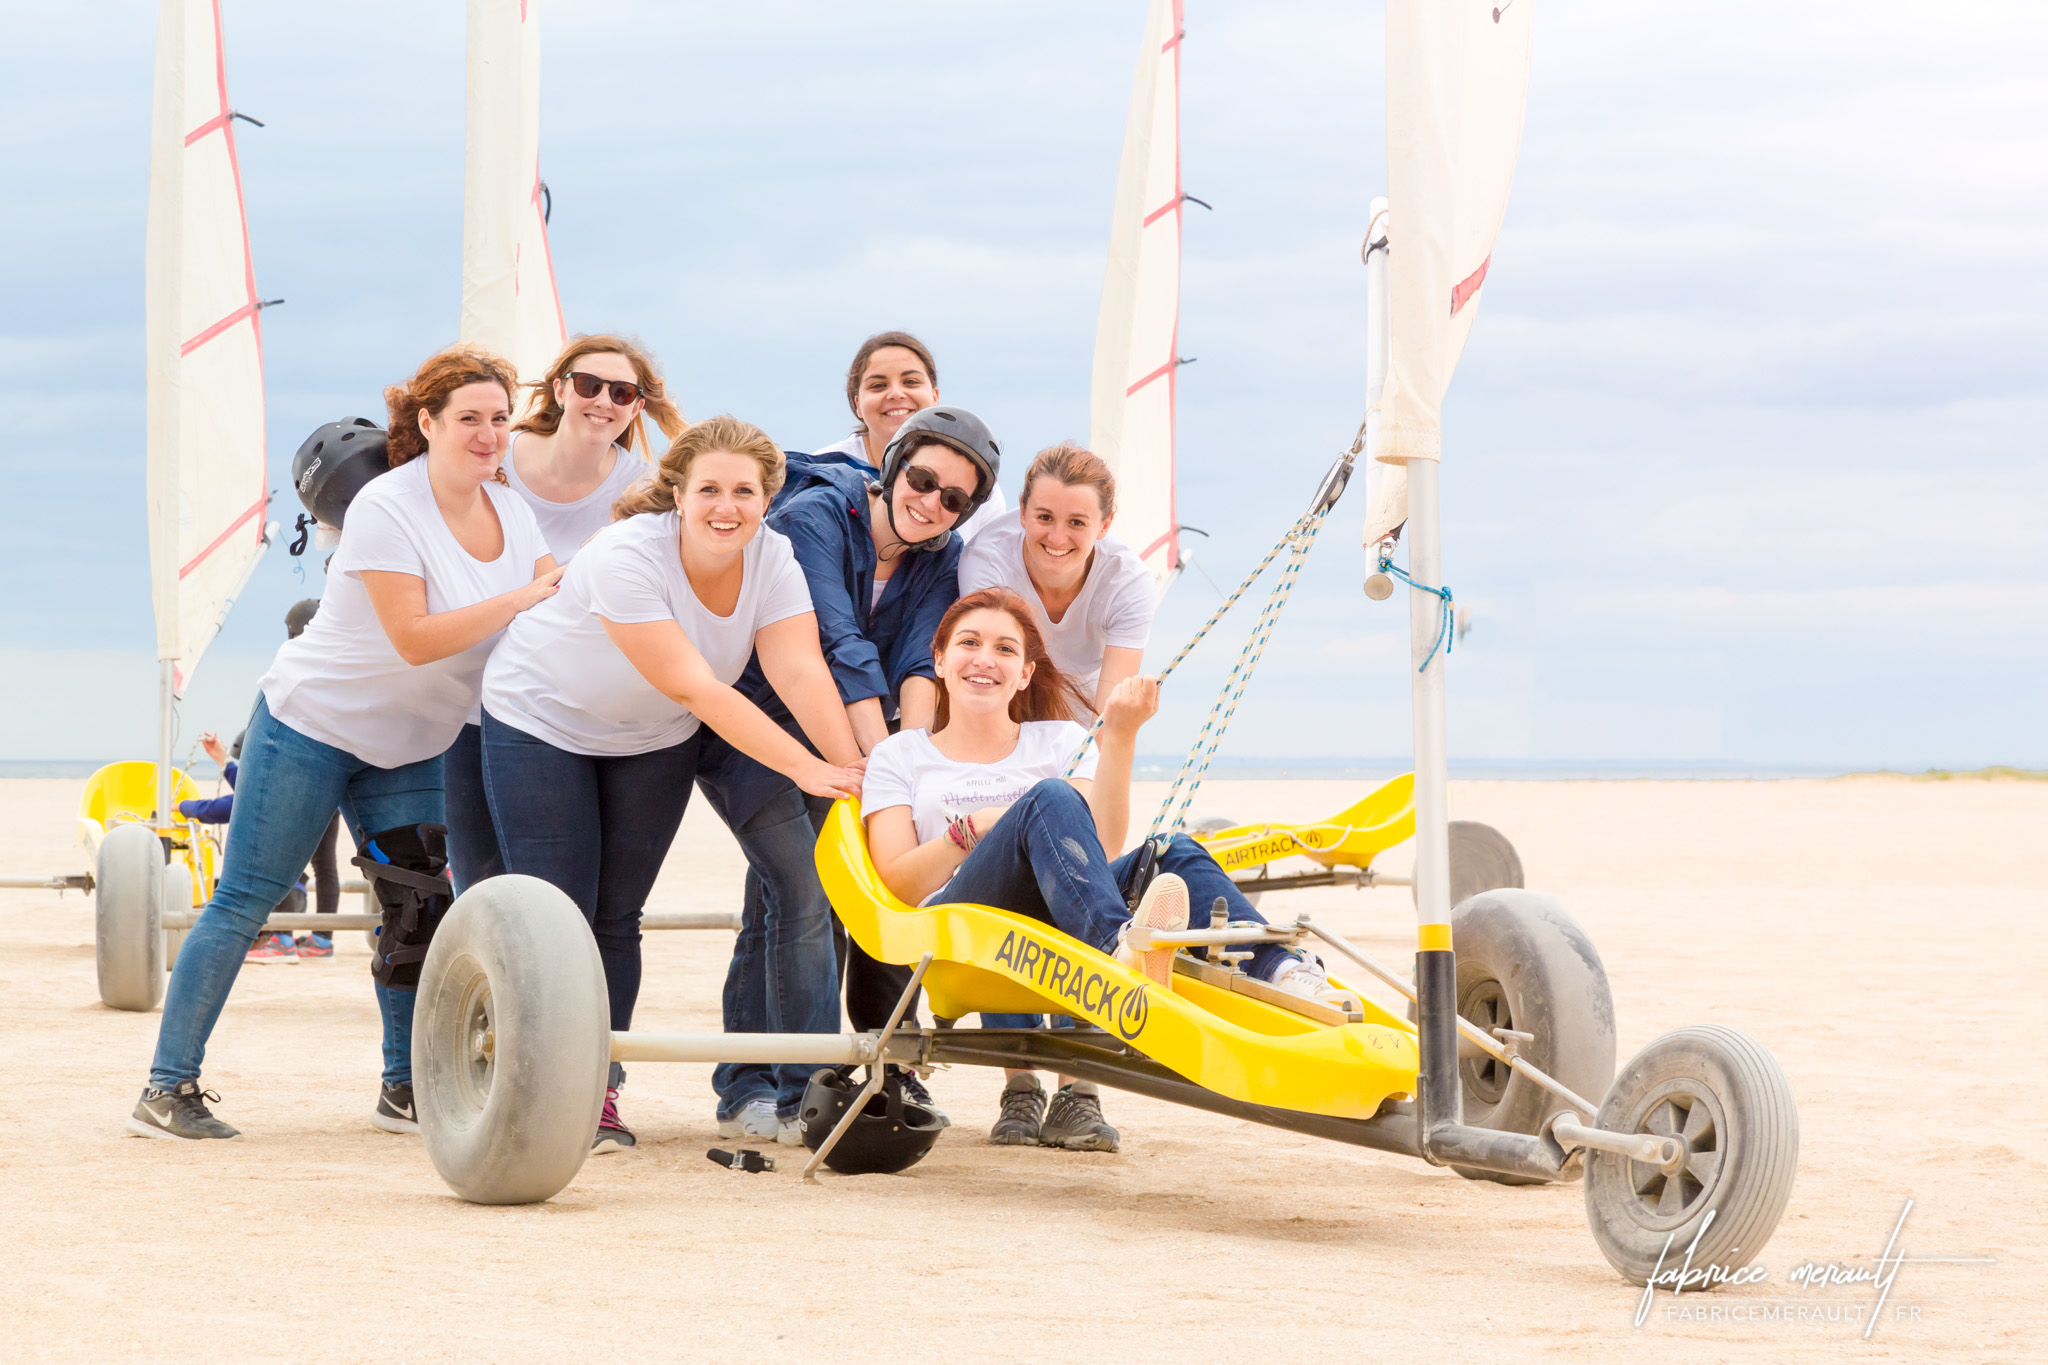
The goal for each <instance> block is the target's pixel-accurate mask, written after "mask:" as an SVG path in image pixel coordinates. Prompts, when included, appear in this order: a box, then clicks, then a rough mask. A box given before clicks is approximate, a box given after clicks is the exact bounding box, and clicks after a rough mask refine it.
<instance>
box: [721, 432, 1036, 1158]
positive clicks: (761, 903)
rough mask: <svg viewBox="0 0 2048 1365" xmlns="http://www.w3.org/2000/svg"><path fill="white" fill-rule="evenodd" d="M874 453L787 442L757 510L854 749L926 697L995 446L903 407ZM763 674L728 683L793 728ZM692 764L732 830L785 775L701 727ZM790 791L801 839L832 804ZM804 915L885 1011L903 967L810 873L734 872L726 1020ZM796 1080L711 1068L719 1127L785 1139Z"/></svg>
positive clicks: (914, 717) (864, 994)
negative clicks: (792, 885) (842, 913)
mask: <svg viewBox="0 0 2048 1365" xmlns="http://www.w3.org/2000/svg"><path fill="white" fill-rule="evenodd" d="M881 460H882V463H881V468H880V470H879V474H878V476H875V475H874V472H873V471H870V470H869V469H868V467H867V466H866V465H864V464H856V463H852V462H850V461H847V460H844V459H825V460H820V459H818V458H816V457H814V456H801V457H798V456H793V457H791V459H790V476H789V487H788V488H787V489H786V490H785V491H784V493H783V496H782V497H780V498H778V499H777V500H776V504H775V507H774V509H773V510H772V511H770V512H769V514H768V524H769V525H770V526H772V527H774V528H775V529H776V530H778V531H780V532H782V534H784V535H786V536H788V537H789V540H790V544H791V546H792V547H793V548H794V549H795V551H796V557H797V562H798V563H799V564H801V565H802V566H803V570H804V576H805V577H806V578H807V579H809V580H810V586H811V601H812V603H813V604H814V605H815V606H816V609H817V614H818V638H819V642H820V643H821V644H822V645H823V647H824V652H825V658H826V661H827V662H829V663H830V664H831V666H832V678H833V681H834V682H835V683H837V684H838V688H839V697H840V700H841V702H842V703H843V704H844V705H845V708H846V715H847V718H848V720H849V721H851V722H852V725H853V734H854V738H855V739H856V740H857V741H858V742H859V744H860V751H861V752H862V753H863V754H865V753H867V752H868V751H869V750H871V749H873V748H874V747H875V745H877V744H879V743H881V742H882V740H883V739H885V738H887V737H888V735H889V732H890V731H891V730H892V729H894V728H896V726H897V725H898V724H899V723H900V724H901V725H902V727H903V728H905V729H917V728H918V727H920V726H925V725H929V724H931V719H932V716H933V714H934V710H935V708H936V706H937V699H938V690H937V688H936V686H935V685H934V684H933V681H932V650H931V642H932V633H933V631H935V630H936V629H937V628H938V624H939V619H940V618H941V617H943V616H944V615H945V614H946V608H948V607H950V606H952V605H953V599H954V598H956V597H958V596H959V595H960V594H959V562H960V537H959V536H957V535H955V534H954V531H953V528H954V527H956V526H958V525H959V524H960V523H961V522H962V521H963V520H965V519H966V518H967V517H969V516H971V515H972V514H973V513H974V512H975V510H976V509H977V508H979V507H980V506H981V505H982V504H983V503H984V502H986V501H987V499H988V497H989V496H990V494H991V492H992V491H993V490H994V488H995V486H996V476H997V474H998V473H999V472H1000V469H1001V464H1002V452H1001V450H1000V449H999V448H998V447H997V445H996V441H995V437H994V436H993V435H992V434H990V432H989V429H988V427H987V426H986V425H984V424H983V422H982V421H981V419H980V418H978V417H976V416H975V415H974V414H973V413H971V412H968V411H967V410H966V409H964V408H954V407H939V406H927V407H924V408H922V409H920V410H918V411H917V412H915V413H912V414H911V415H910V416H908V417H907V418H904V419H903V421H902V422H901V423H900V425H899V426H898V427H897V429H896V436H895V439H894V440H892V441H891V442H890V443H889V445H888V446H887V447H886V448H885V449H884V450H883V451H882V452H881ZM771 681H772V680H771V679H769V678H767V677H765V676H764V675H763V674H762V671H761V668H760V666H759V664H758V663H757V664H755V665H752V666H750V667H749V668H748V670H747V675H746V677H744V678H742V679H741V680H740V690H741V691H742V692H744V693H746V695H747V696H749V697H751V698H753V699H754V700H755V701H756V702H758V703H759V704H760V706H761V709H762V710H764V711H766V712H767V713H768V714H769V715H771V716H773V717H775V718H776V719H777V720H779V721H781V722H782V724H783V725H784V727H785V728H788V729H790V730H791V731H792V733H794V729H795V727H794V725H793V722H792V721H791V720H790V718H789V709H788V707H787V706H785V705H784V704H783V703H784V700H785V699H784V698H781V697H778V696H777V695H776V693H777V689H776V688H775V687H774V686H772V685H771ZM704 765H705V769H706V770H707V771H710V772H712V773H714V774H716V775H717V790H716V791H715V792H713V791H712V790H711V789H710V787H709V786H707V788H706V795H708V796H710V797H711V800H712V802H713V804H714V805H716V806H717V807H718V810H719V814H721V815H723V816H724V817H725V822H726V823H727V824H728V825H730V826H732V828H733V829H735V830H740V829H743V828H745V827H746V826H747V824H748V822H749V821H750V820H752V819H753V818H754V817H755V816H756V814H757V813H758V812H760V811H763V810H766V809H770V808H775V809H781V808H786V807H787V806H788V804H789V803H790V802H792V801H795V800H797V799H799V794H798V793H797V792H796V791H795V789H794V788H793V787H792V786H791V785H790V784H789V782H788V781H787V780H786V779H784V778H781V777H779V776H778V775H776V774H775V773H772V772H770V771H768V770H767V769H766V768H763V767H762V766H761V765H760V764H758V763H755V762H753V761H752V760H751V759H748V758H747V757H746V756H745V755H743V754H735V753H732V752H731V751H730V747H729V746H724V745H720V744H719V743H717V742H716V741H715V740H714V741H710V742H708V744H707V752H706V755H705V759H704ZM805 804H806V805H807V807H808V809H807V812H806V820H807V828H808V829H810V830H811V831H812V839H813V842H815V832H816V831H817V830H819V829H822V828H823V827H824V823H825V816H826V814H827V812H829V811H830V810H831V808H832V803H831V802H830V801H827V800H820V799H817V798H812V799H810V800H808V801H807V802H806V803H805ZM816 924H829V925H830V926H831V927H832V933H833V935H834V938H835V939H836V940H837V943H838V947H839V959H840V962H841V963H842V964H843V966H842V972H843V974H844V976H845V979H846V1013H847V1017H848V1018H849V1019H850V1020H851V1021H852V1023H853V1026H854V1027H855V1028H857V1029H872V1028H880V1027H881V1026H882V1025H884V1024H886V1023H887V1022H888V1021H889V1012H890V1010H891V1009H892V1008H894V1006H895V1004H896V1001H897V1000H898V999H899V998H900V997H901V996H902V994H903V990H904V988H905V987H906V986H907V985H909V982H910V969H909V968H907V967H897V966H892V965H890V964H887V963H881V962H876V961H875V960H874V959H872V958H870V957H869V956H868V955H867V954H866V953H864V952H862V951H861V948H860V945H859V944H856V943H852V942H850V941H849V940H848V939H847V938H846V935H845V932H844V931H843V930H842V929H841V928H840V927H839V924H838V921H837V920H835V919H834V918H833V917H832V907H831V905H830V904H829V903H828V902H827V901H826V900H825V893H824V890H823V888H822V887H821V888H819V889H818V890H817V892H816V895H815V899H814V900H812V899H807V900H805V901H802V902H792V901H790V900H787V899H785V898H783V897H782V896H779V895H778V894H777V893H776V891H775V889H774V888H771V887H768V886H766V885H764V883H763V881H762V879H761V878H760V877H759V876H757V875H755V874H754V873H752V872H750V873H749V874H748V876H747V893H746V901H745V905H744V908H743V910H742V913H741V920H740V925H741V927H740V937H739V942H738V943H737V944H736V945H735V948H734V952H733V962H732V968H731V971H730V973H729V974H728V976H727V978H726V985H725V999H726V1027H727V1029H729V1030H730V1029H733V1028H735V1027H736V1024H735V1022H734V1021H735V1020H736V1019H742V1020H743V1019H745V1018H748V1017H751V1016H756V1015H759V1014H760V1013H761V1012H762V1011H763V1010H765V1008H766V1006H765V1005H764V1004H763V1002H764V1001H765V1000H767V999H769V998H771V997H770V988H769V984H768V983H769V980H770V979H771V975H773V976H774V979H776V980H777V981H778V982H780V981H786V980H787V977H786V976H784V975H782V974H781V969H780V968H779V967H778V966H777V963H778V962H779V960H780V959H781V957H782V955H783V954H784V953H785V952H787V951H788V950H789V949H788V945H790V944H793V943H797V942H801V941H803V939H804V938H805V936H806V935H808V934H809V933H810V932H811V926H813V925H816ZM776 989H777V990H778V991H779V990H781V989H783V988H782V987H781V986H780V985H778V986H777V987H776ZM832 994H833V995H834V997H835V1000H834V1008H835V1009H836V994H837V993H836V991H834V992H832ZM784 1008H788V1006H787V1003H785V1004H784ZM756 1027H758V1026H756ZM794 1070H795V1069H794V1068H792V1071H794ZM803 1079H804V1078H803V1077H802V1076H801V1075H794V1074H793V1075H791V1076H789V1077H787V1078H785V1079H784V1080H777V1079H776V1077H775V1076H772V1075H771V1074H770V1071H769V1069H768V1068H766V1067H752V1068H739V1067H735V1068H726V1067H721V1068H719V1077H718V1085H719V1120H720V1131H721V1136H727V1137H734V1136H745V1137H760V1138H766V1137H769V1136H771V1135H772V1136H776V1137H779V1138H785V1139H786V1140H789V1141H800V1140H801V1139H800V1138H799V1137H798V1136H797V1135H796V1133H795V1129H794V1126H793V1125H791V1124H789V1123H787V1121H786V1120H787V1118H788V1117H789V1116H790V1115H792V1114H794V1112H795V1110H796V1108H797V1107H798V1105H799V1104H800V1103H801V1102H802V1099H803V1085H802V1081H803ZM785 1082H786V1083H785ZM905 1094H906V1095H908V1096H909V1097H910V1098H913V1099H915V1100H916V1101H917V1102H918V1103H920V1104H929V1103H930V1096H928V1095H926V1094H925V1093H924V1089H923V1087H922V1086H921V1085H920V1084H918V1082H917V1079H916V1077H914V1076H909V1077H905ZM778 1110H779V1111H780V1114H778Z"/></svg>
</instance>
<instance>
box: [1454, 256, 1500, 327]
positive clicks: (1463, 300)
mask: <svg viewBox="0 0 2048 1365" xmlns="http://www.w3.org/2000/svg"><path fill="white" fill-rule="evenodd" d="M1492 264H1493V257H1492V256H1491V255H1488V256H1487V258H1486V259H1485V260H1483V261H1481V262H1480V263H1479V268H1478V269H1477V270H1475V271H1473V272H1472V273H1471V274H1469V275H1467V276H1466V277H1465V278H1464V279H1463V280H1461V281H1459V283H1458V287H1457V288H1456V289H1453V290H1452V291H1451V316H1452V317H1456V316H1458V310H1459V309H1460V308H1463V307H1464V306H1465V305H1466V304H1467V303H1470V302H1471V301H1472V296H1473V295H1474V294H1476V293H1478V292H1479V286H1480V285H1482V284H1485V283H1486V267H1488V266H1490V265H1492Z"/></svg>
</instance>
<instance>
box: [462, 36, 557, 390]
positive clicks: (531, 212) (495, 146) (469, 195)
mask: <svg viewBox="0 0 2048 1365" xmlns="http://www.w3.org/2000/svg"><path fill="white" fill-rule="evenodd" d="M468 50H469V67H468V84H469V108H468V117H467V125H466V126H467V132H466V134H465V137H464V142H463V182H462V184H463V191H462V325H461V333H460V335H461V337H462V339H463V340H464V341H465V342H469V343H471V344H472V345H477V346H482V347H484V348H485V349H486V350H490V351H495V352H496V353H497V354H499V355H501V356H503V357H505V358H506V359H507V360H510V361H511V362H512V364H513V367H514V368H515V369H517V370H518V371H519V377H520V378H521V379H524V380H532V379H538V378H539V377H540V376H541V375H542V374H543V373H545V372H546V370H547V367H548V366H549V365H551V364H553V363H554V359H555V357H556V356H557V355H559V354H561V350H562V347H563V345H564V344H565V343H566V342H567V341H568V339H569V338H568V328H567V326H566V325H565V324H564V322H563V320H562V301H561V296H560V295H559V294H558V293H557V292H556V289H555V266H554V260H553V258H552V257H551V256H550V255H549V253H548V227H547V217H548V214H547V207H548V206H547V195H546V188H545V186H543V185H542V184H541V179H540V0H469V36H468Z"/></svg>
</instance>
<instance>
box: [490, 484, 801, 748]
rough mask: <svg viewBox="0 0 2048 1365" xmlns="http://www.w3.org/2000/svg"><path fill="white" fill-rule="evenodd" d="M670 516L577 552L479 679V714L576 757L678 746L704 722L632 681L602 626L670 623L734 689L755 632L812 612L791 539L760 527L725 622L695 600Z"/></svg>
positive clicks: (646, 518) (635, 673) (650, 518)
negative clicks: (557, 587)
mask: <svg viewBox="0 0 2048 1365" xmlns="http://www.w3.org/2000/svg"><path fill="white" fill-rule="evenodd" d="M680 530H681V518H680V517H678V516H677V515H676V513H674V512H643V513H641V514H640V515H639V516H633V517H628V518H626V519H625V520H624V521H619V522H614V523H612V524H611V525H610V526H607V527H606V528H605V529H604V530H602V531H599V532H598V533H597V534H596V535H595V536H593V537H592V538H591V539H590V542H589V543H588V544H586V545H585V546H584V547H583V552H582V553H581V554H579V555H577V556H576V558H575V560H574V561H573V562H572V563H571V564H570V565H569V571H568V572H567V573H565V574H563V575H562V590H561V591H560V592H558V593H556V594H555V595H554V596H553V597H550V598H549V599H548V600H547V601H545V602H543V603H541V604H540V605H539V606H537V607H535V608H534V609H533V610H531V611H528V612H524V613H521V615H520V616H519V619H518V620H516V621H514V622H513V623H512V626H511V628H510V629H509V630H507V631H506V632H505V643H504V645H503V646H501V647H500V648H499V650H498V652H497V653H496V654H494V655H492V656H491V666H490V667H489V668H488V669H486V670H485V672H484V688H483V699H484V709H485V710H486V711H489V712H490V713H491V714H492V715H493V716H495V717H496V718H497V719H499V720H502V721H504V722H505V723H506V724H507V725H510V726H512V727H514V728H515V729H519V730H524V731H525V732H526V733H527V734H529V735H532V736H534V737H535V738H537V739H544V740H546V741H547V742H548V743H550V744H552V745H554V746H555V747H556V748H558V749H567V750H568V751H569V752H570V753H573V754H593V755H619V754H644V753H651V752H653V751H654V750H656V749H666V748H668V747H669V746H671V745H675V744H681V743H682V742H683V741H684V740H686V739H688V738H689V737H690V736H691V735H694V734H696V733H697V727H698V725H699V724H700V723H701V722H699V721H698V719H697V717H696V716H694V715H692V714H691V713H690V712H688V711H686V710H685V709H683V707H681V706H680V705H678V704H677V703H675V702H673V701H671V700H669V699H668V698H667V697H666V696H664V695H662V694H661V693H660V692H659V691H657V690H656V689H655V686H654V684H652V683H650V682H648V681H647V679H646V678H644V677H642V676H641V675H640V670H639V669H637V668H635V667H633V665H632V663H631V662H630V661H629V660H628V659H627V658H626V656H625V655H623V654H621V653H620V652H619V649H618V646H617V645H614V644H613V643H612V642H611V637H610V636H608V635H606V634H605V633H604V623H605V622H606V621H613V622H616V623H617V624H619V625H635V624H638V623H640V622H644V621H674V622H676V623H677V624H678V625H680V626H682V628H683V633H684V634H685V635H687V636H689V637H690V643H691V644H693V645H695V646H696V647H697V652H698V653H699V654H702V655H703V656H704V662H705V663H707V664H709V665H710V667H711V672H712V674H713V675H714V676H715V677H717V679H718V680H719V681H720V682H724V683H734V682H738V681H739V677H740V674H742V673H744V672H745V671H746V668H747V660H748V659H750V658H752V657H753V653H754V632H756V631H758V630H760V629H761V628H762V627H763V626H772V625H774V624H775V623H776V622H777V621H785V620H787V619H789V618H790V617H792V616H801V615H803V614H804V613H805V612H807V611H809V610H811V589H810V584H809V583H808V581H806V580H805V578H804V574H803V570H802V569H801V568H800V567H798V565H797V562H796V553H795V552H794V551H793V550H791V549H790V548H789V538H788V537H787V536H784V535H783V534H782V533H781V532H779V531H775V530H772V529H770V528H769V527H766V526H763V527H762V528H761V529H760V530H759V531H757V532H756V533H755V535H754V538H753V540H751V541H749V542H748V543H747V547H746V549H744V550H742V551H741V552H740V556H741V569H740V574H741V578H740V596H739V601H738V602H737V603H736V604H735V605H734V607H733V611H732V615H730V616H718V615H715V614H713V613H712V611H711V609H710V608H709V607H706V606H705V605H704V604H703V603H702V602H700V601H698V600H697V594H696V592H695V591H694V590H692V589H691V587H690V579H689V576H688V575H687V574H685V573H684V572H683V562H682V558H681V556H680V553H679V551H678V549H677V540H676V537H677V535H678V534H679V532H680Z"/></svg>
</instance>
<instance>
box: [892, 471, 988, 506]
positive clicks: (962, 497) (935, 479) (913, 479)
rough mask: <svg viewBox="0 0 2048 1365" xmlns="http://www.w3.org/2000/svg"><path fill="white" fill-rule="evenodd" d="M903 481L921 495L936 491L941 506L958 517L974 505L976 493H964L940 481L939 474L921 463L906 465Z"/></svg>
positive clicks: (911, 489)
mask: <svg viewBox="0 0 2048 1365" xmlns="http://www.w3.org/2000/svg"><path fill="white" fill-rule="evenodd" d="M903 482H905V483H907V484H909V485H910V491H911V492H913V493H917V494H920V495H922V494H926V493H931V492H934V491H936V492H937V493H938V495H939V506H941V507H943V508H945V509H946V510H947V511H948V512H951V513H952V514H953V515H954V516H956V517H959V516H965V515H966V513H967V509H968V508H970V507H972V506H974V494H972V493H963V492H961V491H960V490H959V489H957V488H954V487H951V486H950V485H947V484H942V483H940V482H939V476H938V475H936V474H934V473H932V472H931V471H930V470H929V469H926V468H925V467H924V466H923V465H921V464H914V465H907V466H905V467H904V470H903Z"/></svg>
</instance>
